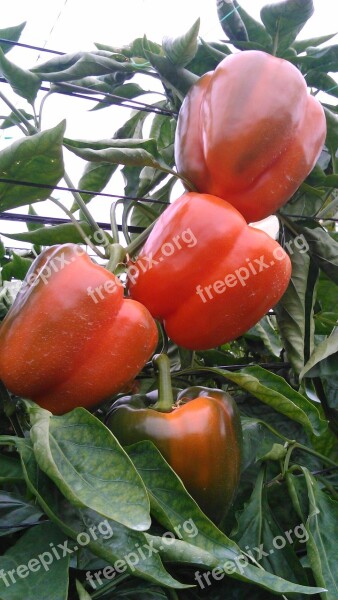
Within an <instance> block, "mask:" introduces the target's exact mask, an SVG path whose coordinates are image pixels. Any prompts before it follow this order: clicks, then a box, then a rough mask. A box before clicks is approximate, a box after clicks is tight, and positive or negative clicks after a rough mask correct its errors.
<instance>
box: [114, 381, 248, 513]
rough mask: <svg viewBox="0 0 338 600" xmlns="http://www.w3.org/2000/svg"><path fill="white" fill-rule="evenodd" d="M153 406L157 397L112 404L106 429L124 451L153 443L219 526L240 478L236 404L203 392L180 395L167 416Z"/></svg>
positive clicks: (196, 389) (130, 398)
mask: <svg viewBox="0 0 338 600" xmlns="http://www.w3.org/2000/svg"><path fill="white" fill-rule="evenodd" d="M157 400H158V394H157V391H155V392H150V393H148V394H145V395H136V396H126V397H123V398H121V399H119V400H117V402H115V403H114V404H113V407H112V411H111V412H110V414H109V416H108V420H107V426H108V427H109V429H110V430H111V431H112V432H113V433H114V435H115V436H116V437H117V439H118V440H119V441H120V443H121V444H122V445H123V446H128V445H130V444H134V443H136V442H140V441H142V440H150V441H152V442H153V443H154V444H155V446H156V447H157V448H158V450H159V451H160V452H161V454H162V455H163V457H164V458H165V459H166V461H167V462H168V463H169V464H170V466H171V467H172V469H173V470H174V471H175V472H176V473H177V475H178V476H179V477H180V478H181V479H182V481H183V483H184V485H185V487H186V489H187V490H188V492H189V493H190V494H191V496H192V497H193V498H194V499H195V500H196V502H197V504H198V505H199V506H200V508H201V509H202V510H203V512H204V513H205V514H206V515H207V516H208V517H210V518H211V519H212V520H213V521H215V523H218V522H219V521H220V520H221V519H222V517H223V516H224V514H225V513H226V512H227V510H228V508H229V507H230V505H231V503H232V501H233V499H234V496H235V493H236V490H237V486H238V482H239V477H240V466H241V448H242V431H241V422H240V417H239V412H238V409H237V406H236V403H235V402H234V400H233V399H232V398H231V396H229V394H227V393H225V392H224V391H222V390H217V389H210V388H204V387H192V388H189V389H186V390H184V391H182V392H180V393H179V394H178V396H177V399H176V402H175V403H174V404H173V405H172V406H170V407H169V408H168V409H167V410H168V412H161V410H162V407H161V405H160V402H157ZM156 408H157V409H156Z"/></svg>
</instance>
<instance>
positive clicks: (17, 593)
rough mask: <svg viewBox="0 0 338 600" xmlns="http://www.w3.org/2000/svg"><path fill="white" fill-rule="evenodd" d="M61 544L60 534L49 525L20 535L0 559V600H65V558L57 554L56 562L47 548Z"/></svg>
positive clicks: (66, 561)
mask: <svg viewBox="0 0 338 600" xmlns="http://www.w3.org/2000/svg"><path fill="white" fill-rule="evenodd" d="M64 541H65V540H64V534H63V533H62V531H61V530H60V529H59V527H57V526H56V525H54V524H53V523H42V524H41V525H37V526H36V527H34V528H33V529H30V530H29V531H27V532H26V533H24V535H23V536H22V537H21V538H20V539H19V541H18V542H16V544H15V545H14V546H12V547H11V548H10V549H9V550H7V552H6V553H5V555H4V556H3V557H2V560H1V568H2V569H3V570H4V572H5V577H4V578H2V579H0V597H1V599H2V600H18V599H19V598H20V599H21V598H22V599H23V598H24V599H25V600H40V599H41V600H42V599H43V600H46V599H47V598H48V600H67V598H68V567H69V554H68V553H67V554H66V555H65V556H64V555H63V554H64V552H61V551H59V552H57V554H58V556H59V558H56V557H55V555H53V554H52V552H51V546H52V547H54V548H55V550H57V548H58V545H59V544H60V545H62V544H64ZM9 572H11V573H12V575H11V576H10V575H9ZM12 578H13V579H14V581H13V579H12ZM6 582H7V583H8V586H7V585H6Z"/></svg>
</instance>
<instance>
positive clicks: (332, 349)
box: [299, 328, 338, 379]
mask: <svg viewBox="0 0 338 600" xmlns="http://www.w3.org/2000/svg"><path fill="white" fill-rule="evenodd" d="M337 352H338V328H337V329H335V330H334V331H333V332H332V334H331V335H330V336H329V337H328V338H326V339H324V340H323V341H322V342H321V344H319V345H318V346H317V347H316V348H315V350H314V352H313V353H312V354H311V356H310V358H309V360H308V362H307V363H306V364H305V365H304V368H303V369H302V370H301V372H300V374H299V377H300V379H302V378H303V377H305V375H306V374H307V376H308V377H311V373H310V372H311V369H313V367H315V366H316V365H318V363H320V362H321V361H323V360H324V359H325V358H327V357H328V356H332V354H336V353H337Z"/></svg>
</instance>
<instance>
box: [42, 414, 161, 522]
mask: <svg viewBox="0 0 338 600" xmlns="http://www.w3.org/2000/svg"><path fill="white" fill-rule="evenodd" d="M30 416H31V422H32V429H31V439H32V442H33V447H34V453H35V456H36V460H37V462H38V465H39V467H40V468H41V469H42V470H43V471H44V472H45V473H46V474H47V475H48V476H49V477H50V478H51V479H52V480H53V481H54V482H55V483H56V485H57V486H58V487H59V489H60V490H61V491H62V493H63V494H64V495H65V497H66V498H68V500H69V501H70V502H72V503H73V504H74V505H75V506H79V507H88V508H91V509H93V510H96V511H97V512H98V513H99V514H100V515H103V516H105V517H107V518H108V519H114V520H115V521H117V522H118V523H122V524H123V525H125V526H127V527H130V528H131V529H136V530H140V531H141V530H144V529H147V528H148V527H149V525H150V516H149V501H148V497H147V494H146V490H145V488H144V485H143V483H142V480H141V478H140V477H139V475H138V474H137V472H136V470H135V469H134V467H133V464H132V463H131V461H130V459H129V458H128V456H127V454H126V453H125V452H124V450H123V449H122V447H121V446H120V444H119V443H118V442H117V440H116V439H115V438H114V436H113V434H112V433H111V432H110V431H109V429H108V428H107V427H105V425H103V424H102V423H101V421H99V420H98V419H97V418H96V417H94V416H93V415H91V414H90V413H89V412H88V411H87V410H85V409H84V408H76V409H74V410H72V411H71V412H69V413H67V414H65V415H63V416H62V417H53V416H52V414H51V413H49V412H48V411H46V410H44V409H40V408H38V407H37V406H36V405H34V407H33V408H32V409H30Z"/></svg>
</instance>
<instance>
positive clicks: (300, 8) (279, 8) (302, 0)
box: [261, 0, 314, 52]
mask: <svg viewBox="0 0 338 600" xmlns="http://www.w3.org/2000/svg"><path fill="white" fill-rule="evenodd" d="M313 12H314V6H313V0H282V2H276V3H275V4H268V5H267V6H263V8H262V10H261V19H262V21H263V23H264V25H265V27H266V29H267V31H268V32H269V34H270V35H271V37H272V39H273V40H275V42H276V41H277V47H278V50H279V52H281V51H283V50H285V49H286V48H288V47H289V46H290V45H291V44H292V42H294V40H295V39H296V37H297V35H298V33H299V32H300V31H301V29H303V27H304V25H305V23H306V22H307V21H308V20H309V18H310V17H311V16H312V14H313Z"/></svg>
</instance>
